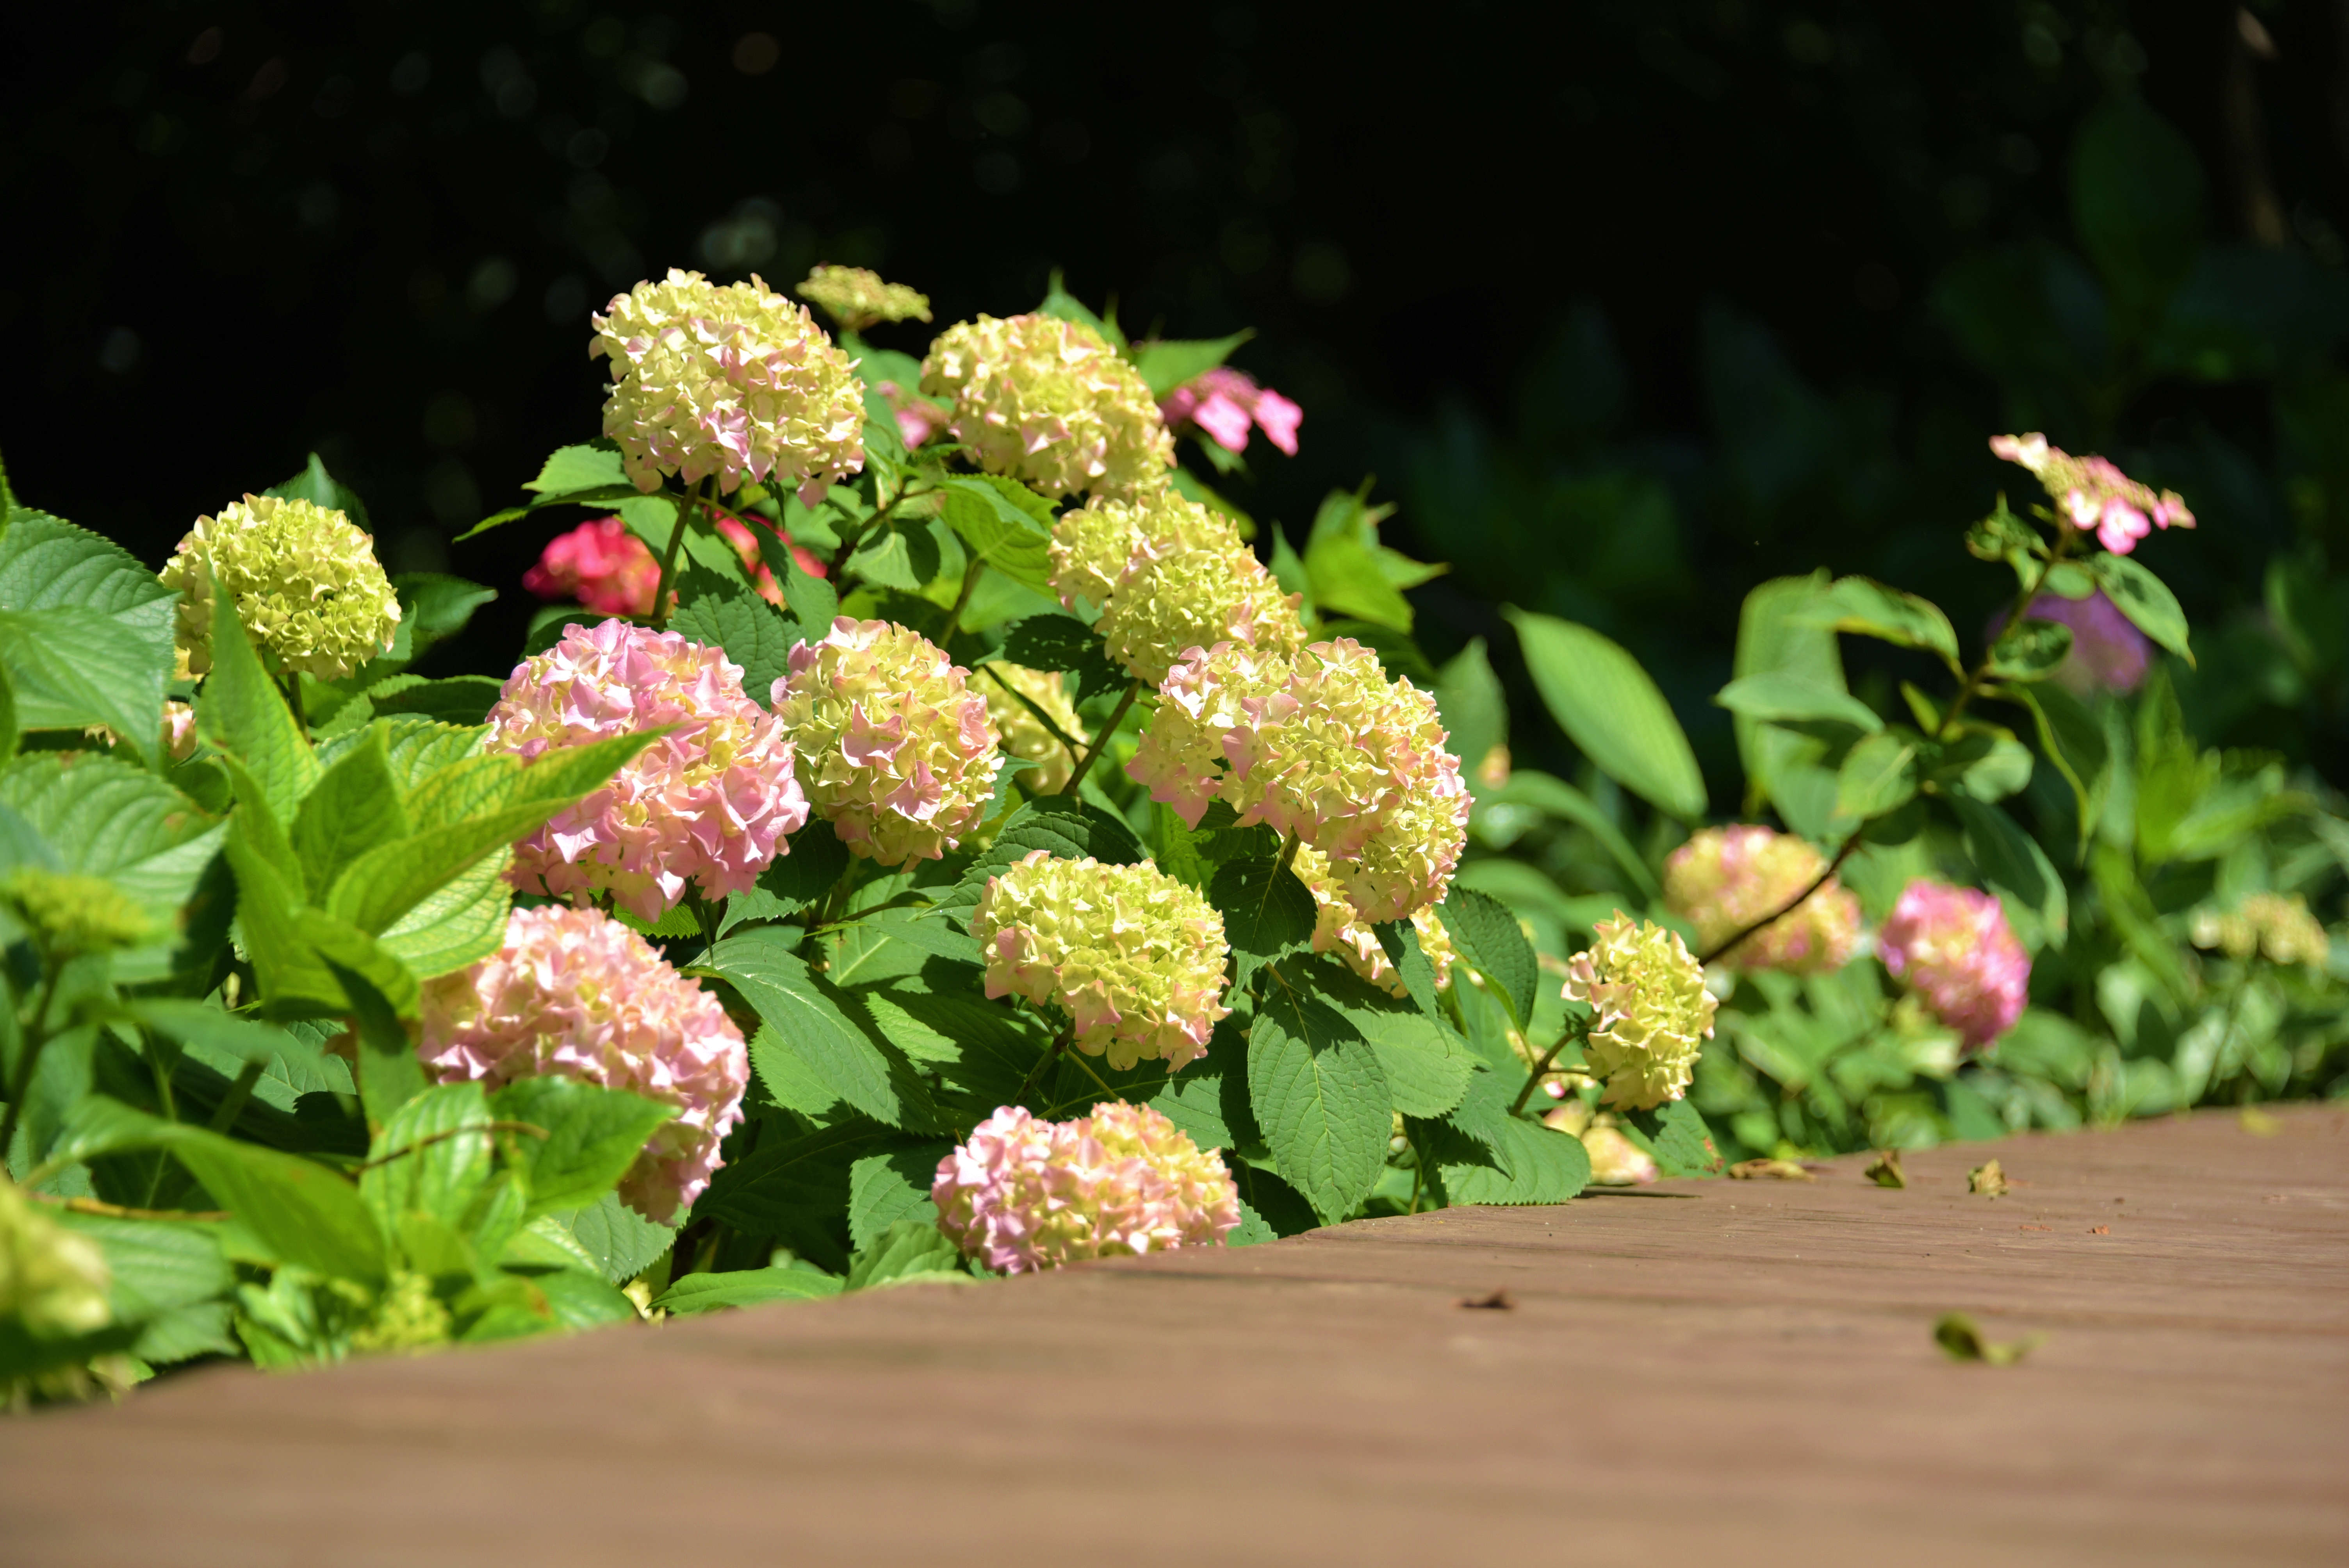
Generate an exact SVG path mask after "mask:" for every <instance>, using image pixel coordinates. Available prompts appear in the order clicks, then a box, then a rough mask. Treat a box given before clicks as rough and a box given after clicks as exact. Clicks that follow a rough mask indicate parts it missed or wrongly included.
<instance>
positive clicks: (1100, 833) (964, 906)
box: [937, 795, 1146, 913]
mask: <svg viewBox="0 0 2349 1568" xmlns="http://www.w3.org/2000/svg"><path fill="white" fill-rule="evenodd" d="M1037 850H1044V851H1049V852H1050V853H1051V854H1053V855H1055V856H1058V857H1061V858H1065V859H1070V860H1082V859H1084V858H1085V857H1086V856H1088V855H1090V856H1091V857H1092V858H1093V859H1094V860H1097V861H1103V862H1105V863H1107V864H1110V865H1120V866H1130V865H1133V864H1134V863H1136V862H1137V861H1142V860H1143V859H1145V858H1146V856H1145V854H1144V852H1143V848H1142V841H1141V840H1139V839H1137V838H1135V837H1134V836H1133V829H1132V828H1129V827H1127V826H1126V825H1125V824H1124V823H1123V822H1122V821H1120V820H1118V819H1117V818H1115V817H1112V816H1111V815H1110V814H1109V813H1108V812H1107V811H1104V810H1102V809H1101V808H1100V807H1098V806H1092V805H1087V804H1086V803H1084V802H1083V801H1081V800H1078V799H1075V798H1074V797H1071V796H1066V795H1048V796H1046V797H1044V798H1043V799H1038V800H1030V801H1029V802H1028V803H1027V804H1026V805H1024V806H1022V807H1020V808H1019V810H1017V811H1015V812H1013V813H1012V814H1011V820H1009V821H1008V822H1006V823H1004V824H1003V829H1002V830H1001V831H1000V832H999V833H997V834H996V836H995V842H994V843H993V844H991V845H989V846H988V849H987V851H985V852H984V853H983V854H981V855H980V856H979V857H978V859H977V860H975V861H972V862H971V863H970V868H969V869H968V871H966V872H963V874H962V880H961V881H959V882H957V883H955V885H954V888H953V891H951V892H948V893H947V895H946V896H945V897H944V898H941V899H940V900H938V903H937V907H938V908H940V909H942V910H947V911H949V912H956V913H959V912H967V911H969V910H971V909H975V908H977V907H978V895H979V894H980V893H981V892H985V891H986V889H987V882H988V878H989V877H992V876H994V875H995V874H996V873H997V872H1000V871H1001V870H1003V868H1004V867H1006V866H1008V865H1010V864H1012V863H1014V862H1015V861H1020V860H1024V859H1026V858H1027V857H1028V856H1029V855H1030V853H1032V852H1034V851H1037Z"/></svg>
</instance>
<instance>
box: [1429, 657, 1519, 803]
mask: <svg viewBox="0 0 2349 1568" xmlns="http://www.w3.org/2000/svg"><path fill="white" fill-rule="evenodd" d="M1435 707H1436V711H1437V712H1438V713H1440V714H1441V715H1442V716H1443V717H1444V731H1445V736H1444V738H1445V741H1446V743H1447V744H1448V745H1449V747H1450V748H1451V750H1452V753H1453V755H1454V756H1455V757H1457V758H1460V770H1461V773H1462V774H1463V775H1464V777H1465V778H1466V779H1467V780H1468V788H1469V789H1472V790H1475V792H1476V793H1477V794H1479V795H1482V794H1483V793H1484V792H1485V789H1487V788H1489V786H1488V785H1487V784H1486V783H1485V758H1488V757H1490V756H1491V755H1492V754H1493V752H1494V751H1495V749H1496V748H1498V749H1499V750H1500V751H1501V754H1502V758H1503V760H1504V761H1506V758H1507V755H1508V753H1507V747H1508V744H1509V700H1508V695H1507V694H1506V692H1504V691H1503V690H1502V689H1501V677H1500V676H1497V675H1495V674H1494V673H1493V664H1492V661H1491V660H1490V659H1488V658H1487V657H1485V639H1484V638H1482V637H1471V638H1469V639H1468V645H1467V646H1466V647H1464V648H1463V649H1461V650H1460V652H1459V653H1457V654H1455V655H1453V657H1452V659H1451V661H1450V662H1449V663H1447V664H1446V665H1444V668H1443V670H1442V671H1441V672H1439V673H1438V675H1437V676H1436V681H1435Z"/></svg>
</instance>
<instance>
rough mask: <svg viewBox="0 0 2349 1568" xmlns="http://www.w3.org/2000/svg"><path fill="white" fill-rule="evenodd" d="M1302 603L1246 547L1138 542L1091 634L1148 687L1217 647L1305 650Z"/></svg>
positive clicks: (1283, 652) (1216, 544) (1288, 650)
mask: <svg viewBox="0 0 2349 1568" xmlns="http://www.w3.org/2000/svg"><path fill="white" fill-rule="evenodd" d="M1301 603H1303V596H1302V595H1300V594H1296V593H1282V592H1281V591H1280V584H1279V583H1276V582H1275V581H1273V576H1272V573H1269V572H1267V571H1266V570H1265V569H1264V563H1263V562H1259V561H1258V560H1257V558H1256V556H1255V554H1254V552H1251V551H1250V550H1249V549H1248V548H1247V546H1246V545H1244V544H1237V543H1234V544H1223V543H1211V544H1200V545H1182V544H1173V545H1168V546H1165V547H1164V548H1159V547H1154V546H1152V545H1149V544H1144V545H1143V546H1142V547H1141V548H1140V549H1138V550H1136V551H1135V552H1134V553H1133V560H1132V561H1131V562H1128V564H1127V566H1126V569H1125V575H1124V576H1123V577H1122V578H1121V579H1119V581H1118V584H1117V586H1116V587H1115V588H1113V589H1112V590H1111V591H1110V595H1109V603H1107V604H1106V605H1105V606H1104V607H1103V608H1102V618H1101V622H1100V624H1098V625H1097V626H1096V627H1095V628H1094V629H1095V630H1096V631H1098V632H1100V633H1101V634H1102V651H1103V652H1104V653H1106V654H1108V655H1109V656H1110V657H1111V658H1112V659H1113V660H1115V661H1116V662H1117V663H1119V664H1122V665H1124V666H1125V667H1126V669H1127V670H1129V671H1130V672H1132V674H1133V677H1134V678H1135V679H1136V680H1139V681H1141V682H1142V683H1143V684H1144V685H1145V686H1156V685H1157V684H1158V683H1159V682H1161V681H1163V680H1164V679H1165V678H1166V672H1167V671H1168V670H1170V669H1172V668H1173V667H1174V661H1175V660H1177V659H1179V658H1181V657H1183V655H1185V654H1186V653H1189V652H1190V651H1192V650H1193V649H1195V648H1206V647H1213V646H1214V645H1216V644H1217V643H1222V642H1235V643H1247V644H1248V645H1251V646H1254V647H1258V648H1262V649H1264V650H1266V651H1267V652H1268V653H1277V654H1294V653H1296V652H1297V651H1298V650H1299V649H1300V648H1302V647H1303V646H1304V645H1305V635H1306V634H1305V623H1304V621H1303V620H1302V619H1301V618H1300V617H1299V614H1298V607H1299V605H1300V604H1301Z"/></svg>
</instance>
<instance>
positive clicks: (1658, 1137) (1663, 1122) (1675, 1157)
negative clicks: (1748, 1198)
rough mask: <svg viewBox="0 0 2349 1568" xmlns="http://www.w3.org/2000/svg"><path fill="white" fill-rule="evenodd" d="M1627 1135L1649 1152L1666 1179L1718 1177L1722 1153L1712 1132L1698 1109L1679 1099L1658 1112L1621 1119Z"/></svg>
mask: <svg viewBox="0 0 2349 1568" xmlns="http://www.w3.org/2000/svg"><path fill="white" fill-rule="evenodd" d="M1619 1121H1620V1124H1621V1126H1622V1127H1623V1129H1624V1132H1625V1136H1627V1137H1629V1138H1630V1140H1631V1141H1632V1142H1634V1143H1636V1144H1638V1145H1639V1146H1640V1148H1642V1149H1644V1150H1647V1151H1648V1153H1649V1155H1650V1156H1651V1158H1653V1159H1654V1161H1655V1162H1656V1169H1657V1171H1659V1172H1660V1173H1661V1174H1663V1175H1665V1176H1718V1175H1720V1174H1721V1166H1722V1160H1721V1150H1719V1149H1718V1148H1717V1147H1716V1146H1715V1145H1714V1143H1713V1130H1712V1129H1711V1128H1709V1127H1707V1126H1706V1125H1705V1124H1704V1118H1703V1117H1702V1116H1700V1115H1699V1114H1697V1109H1696V1107H1695V1106H1693V1105H1691V1104H1690V1103H1689V1102H1688V1101H1687V1100H1684V1099H1676V1100H1672V1101H1671V1102H1669V1103H1668V1104H1666V1105H1664V1106H1663V1107H1662V1108H1661V1109H1657V1110H1634V1111H1629V1112H1626V1113H1625V1114H1624V1115H1623V1116H1622V1117H1621V1118H1619Z"/></svg>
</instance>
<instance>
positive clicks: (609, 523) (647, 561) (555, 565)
mask: <svg viewBox="0 0 2349 1568" xmlns="http://www.w3.org/2000/svg"><path fill="white" fill-rule="evenodd" d="M522 585H523V587H525V588H527V589H529V590H530V591H531V592H532V593H535V594H537V595H538V596H539V597H540V598H542V599H575V600H577V601H578V602H579V603H582V604H584V605H585V606H586V607H587V608H588V609H590V610H593V611H594V612H595V614H598V615H649V614H652V613H653V594H654V593H655V592H656V591H657V589H658V588H659V586H660V562H657V561H656V560H654V559H653V552H651V551H650V550H649V549H647V548H646V546H645V542H644V541H643V540H641V539H638V538H637V537H636V535H635V534H633V533H630V532H629V531H628V525H627V524H626V523H625V522H623V521H620V520H619V519H618V518H616V517H599V518H596V519H595V520H594V521H591V522H583V523H581V524H580V525H579V526H578V527H576V528H574V529H573V530H572V531H570V532H568V533H560V534H557V535H555V536H554V539H552V540H550V541H549V542H547V546H546V549H545V551H544V552H543V553H541V554H540V556H539V558H538V564H537V565H535V566H533V567H532V568H531V569H530V570H529V571H527V572H525V573H523V574H522Z"/></svg>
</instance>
